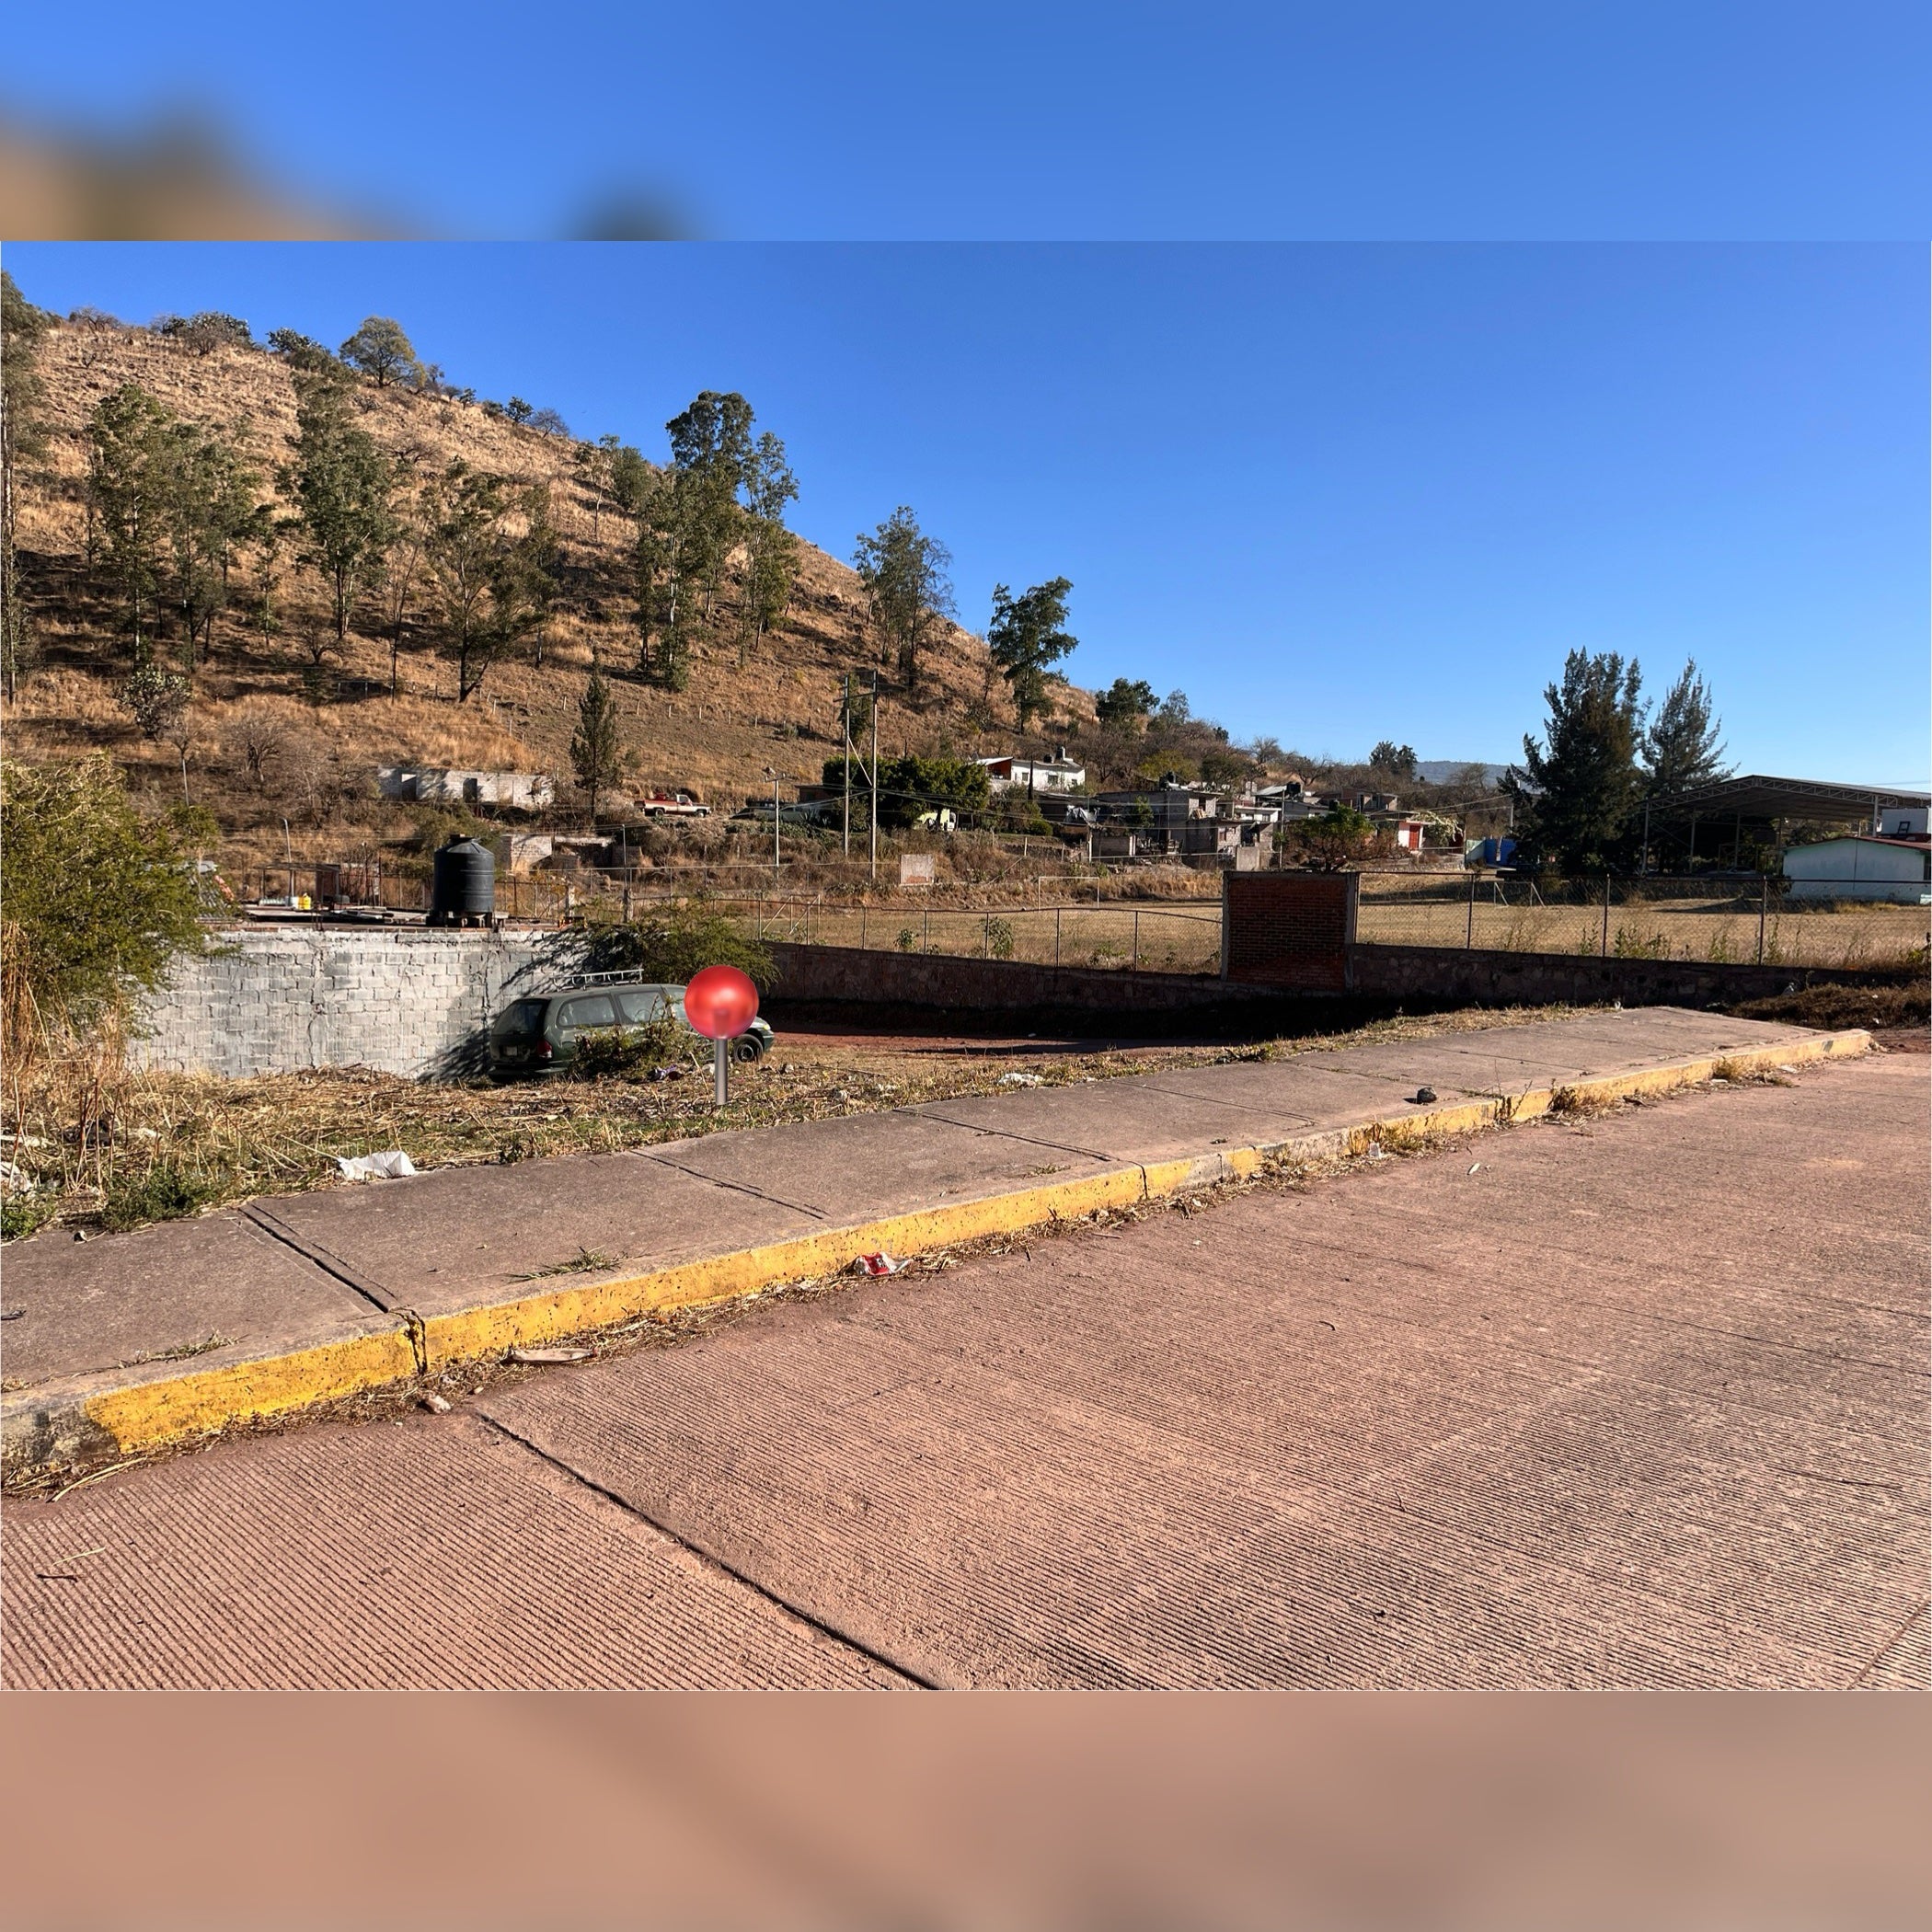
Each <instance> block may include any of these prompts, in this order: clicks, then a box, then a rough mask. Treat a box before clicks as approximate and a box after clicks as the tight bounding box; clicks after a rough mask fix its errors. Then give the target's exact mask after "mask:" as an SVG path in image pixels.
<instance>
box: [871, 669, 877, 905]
mask: <svg viewBox="0 0 1932 1932" xmlns="http://www.w3.org/2000/svg"><path fill="white" fill-rule="evenodd" d="M871 816H872V883H873V884H874V885H877V884H878V883H879V673H878V672H876V671H875V672H874V673H872V814H871Z"/></svg>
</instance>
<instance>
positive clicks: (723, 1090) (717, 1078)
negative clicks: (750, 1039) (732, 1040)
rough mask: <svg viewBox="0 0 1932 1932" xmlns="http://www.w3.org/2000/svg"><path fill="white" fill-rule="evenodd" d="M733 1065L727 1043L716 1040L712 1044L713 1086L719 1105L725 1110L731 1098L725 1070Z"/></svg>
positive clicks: (728, 1080)
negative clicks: (725, 1105) (724, 1107)
mask: <svg viewBox="0 0 1932 1932" xmlns="http://www.w3.org/2000/svg"><path fill="white" fill-rule="evenodd" d="M730 1064H731V1055H730V1050H729V1047H728V1044H727V1042H726V1041H722V1040H714V1041H712V1042H711V1085H712V1087H713V1089H714V1090H715V1093H716V1097H717V1100H718V1105H719V1108H720V1109H722V1108H723V1106H724V1104H725V1102H726V1101H727V1100H728V1099H729V1098H730V1079H729V1076H728V1075H727V1074H726V1072H725V1069H726V1068H727V1067H729V1066H730Z"/></svg>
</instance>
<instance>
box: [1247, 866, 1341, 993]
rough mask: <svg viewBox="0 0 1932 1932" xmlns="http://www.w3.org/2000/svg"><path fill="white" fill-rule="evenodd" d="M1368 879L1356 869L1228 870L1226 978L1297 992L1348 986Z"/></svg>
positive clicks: (1326, 991)
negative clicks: (1358, 908) (1359, 898)
mask: <svg viewBox="0 0 1932 1932" xmlns="http://www.w3.org/2000/svg"><path fill="white" fill-rule="evenodd" d="M1361 884H1362V881H1361V879H1360V878H1359V877H1358V875H1357V874H1355V873H1353V872H1226V873H1224V874H1223V875H1222V880H1221V976H1222V978H1223V979H1225V980H1238V981H1243V982H1245V983H1248V984H1250V985H1257V986H1276V987H1282V988H1285V989H1288V990H1290V991H1293V992H1296V993H1343V992H1346V991H1347V990H1348V989H1349V986H1350V984H1351V980H1350V976H1349V954H1350V949H1351V947H1352V946H1353V944H1354V940H1355V902H1356V895H1357V893H1358V892H1359V891H1360V890H1361Z"/></svg>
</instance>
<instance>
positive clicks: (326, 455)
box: [281, 323, 396, 649]
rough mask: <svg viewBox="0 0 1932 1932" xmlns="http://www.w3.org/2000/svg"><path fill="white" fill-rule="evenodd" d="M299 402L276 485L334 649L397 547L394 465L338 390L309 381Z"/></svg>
mask: <svg viewBox="0 0 1932 1932" xmlns="http://www.w3.org/2000/svg"><path fill="white" fill-rule="evenodd" d="M363 326H364V328H366V327H367V326H368V325H367V324H366V323H365V324H364V325H363ZM353 340H354V338H353V337H351V341H353ZM297 397H298V401H297V404H296V409H295V460H294V461H293V463H292V464H289V465H287V466H285V467H284V468H283V469H282V472H281V477H282V489H284V490H285V491H286V492H287V493H288V494H289V495H290V496H291V497H293V499H294V500H295V504H296V509H297V513H298V517H299V521H300V525H301V529H302V533H303V536H304V538H305V544H304V548H303V552H302V557H303V561H304V562H305V563H309V564H313V565H314V566H315V568H316V569H318V570H319V571H321V573H322V575H323V577H324V578H325V579H326V580H327V581H328V587H329V600H330V604H331V607H332V611H333V615H334V619H335V628H336V644H337V648H338V649H339V648H340V647H341V646H342V645H343V644H344V643H345V642H346V641H347V639H348V637H349V619H350V615H351V612H352V611H353V610H354V608H355V601H356V598H357V596H358V594H359V593H360V592H361V591H362V587H363V585H364V584H365V583H366V582H367V581H370V580H372V579H373V578H374V577H375V576H376V575H377V574H378V573H379V572H380V570H381V568H382V562H383V559H384V558H385V556H387V554H388V550H389V546H390V545H391V543H392V542H393V541H394V540H395V535H396V517H395V512H394V508H393V503H392V499H393V496H394V492H395V488H396V472H395V466H393V465H392V464H391V463H390V461H389V459H388V458H387V457H386V456H385V455H384V454H383V452H382V451H381V450H380V449H379V448H378V447H377V446H376V442H375V439H374V437H373V436H372V435H370V433H369V432H368V431H366V430H363V429H361V428H358V427H357V426H356V425H355V424H354V423H352V422H351V420H350V419H349V397H348V393H347V391H346V390H345V389H344V387H343V386H342V385H341V384H340V383H339V382H333V381H330V380H329V379H328V377H326V376H322V377H312V378H309V379H307V380H305V381H304V382H301V383H299V384H298V385H297Z"/></svg>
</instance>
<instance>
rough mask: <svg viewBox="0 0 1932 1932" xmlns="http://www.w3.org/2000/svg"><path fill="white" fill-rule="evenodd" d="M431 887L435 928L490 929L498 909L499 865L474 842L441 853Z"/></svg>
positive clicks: (464, 841)
mask: <svg viewBox="0 0 1932 1932" xmlns="http://www.w3.org/2000/svg"><path fill="white" fill-rule="evenodd" d="M434 867H435V869H434V873H433V876H432V878H431V884H430V921H429V923H430V924H431V926H488V925H489V922H490V919H491V917H492V916H493V915H494V914H495V912H496V909H497V862H496V860H495V859H494V858H493V857H491V856H490V853H489V848H488V847H487V846H484V845H478V844H477V842H476V840H475V839H473V838H459V839H452V840H451V841H450V843H449V844H448V845H445V846H443V850H442V851H440V852H439V853H437V855H436V857H435V862H434Z"/></svg>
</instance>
